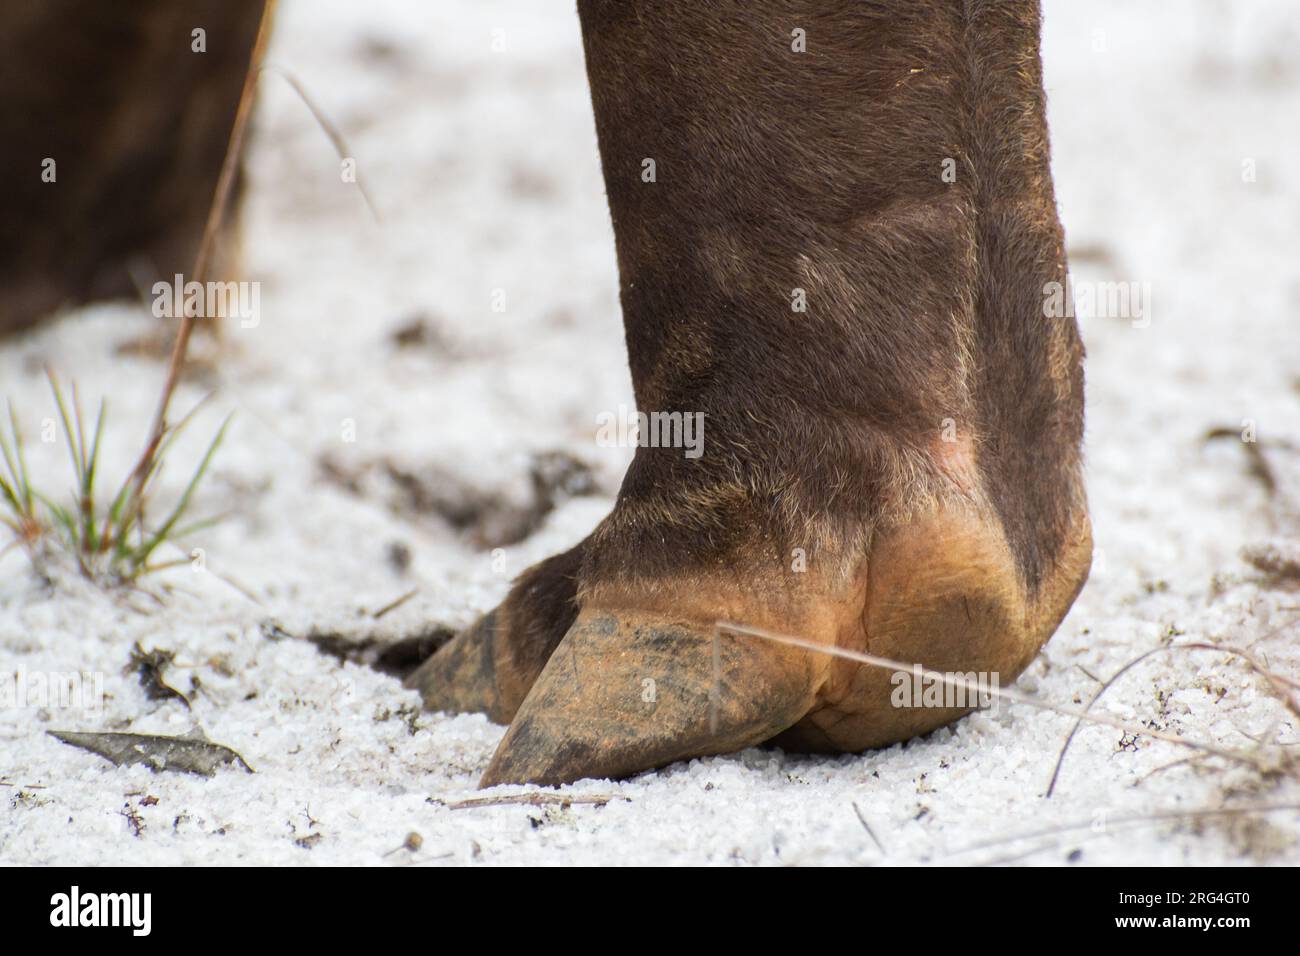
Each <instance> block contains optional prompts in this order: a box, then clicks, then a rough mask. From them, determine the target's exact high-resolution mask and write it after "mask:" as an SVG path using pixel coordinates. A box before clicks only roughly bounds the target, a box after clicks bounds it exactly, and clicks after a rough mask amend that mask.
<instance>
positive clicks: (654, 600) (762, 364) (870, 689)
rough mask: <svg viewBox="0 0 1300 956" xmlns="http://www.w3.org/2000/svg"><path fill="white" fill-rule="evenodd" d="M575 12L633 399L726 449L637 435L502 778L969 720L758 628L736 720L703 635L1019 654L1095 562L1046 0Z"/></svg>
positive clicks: (737, 689) (727, 2)
mask: <svg viewBox="0 0 1300 956" xmlns="http://www.w3.org/2000/svg"><path fill="white" fill-rule="evenodd" d="M579 12H580V14H581V17H582V25H583V37H584V45H585V49H586V54H587V65H588V73H589V76H590V79H591V88H592V101H593V104H594V108H595V116H596V128H597V133H598V136H599V140H600V149H601V159H602V165H603V168H604V173H605V182H606V191H607V193H608V195H609V200H610V208H611V213H612V217H613V222H614V230H615V236H616V239H617V244H618V259H619V274H620V282H621V300H622V305H623V316H624V323H625V326H626V332H627V343H628V357H629V364H630V368H631V372H632V382H633V386H634V389H635V392H636V398H637V405H638V408H639V409H640V410H641V411H643V412H647V413H654V412H660V413H664V412H667V413H676V414H679V415H696V416H702V419H701V420H702V421H703V422H704V423H705V426H706V429H705V431H704V434H703V439H704V441H703V448H702V454H699V453H697V454H694V455H687V454H684V453H683V451H682V449H681V448H677V447H667V446H665V445H663V444H659V445H657V446H655V447H641V448H638V450H637V453H636V456H635V458H634V460H633V463H632V466H631V468H630V469H629V471H628V473H627V476H626V478H625V479H624V483H623V487H622V488H621V490H620V493H619V499H618V502H617V504H616V506H615V508H614V510H613V512H612V513H611V514H610V515H609V517H608V518H607V519H606V520H605V521H603V522H602V523H601V525H600V526H599V527H598V528H597V529H596V530H595V532H594V533H593V534H592V536H591V537H590V539H588V542H587V544H586V547H585V553H584V555H583V558H582V561H581V565H580V567H579V569H578V573H577V580H578V590H577V599H576V601H577V605H578V607H579V610H580V613H579V616H578V618H577V623H576V624H575V625H574V627H573V628H572V629H571V630H570V631H569V633H568V635H567V636H566V637H565V638H564V640H563V641H562V642H561V643H560V644H559V645H558V647H557V649H556V653H555V655H554V656H553V657H552V659H551V660H550V662H549V663H548V664H547V665H546V667H545V669H544V670H542V672H541V676H540V677H539V678H538V680H537V683H536V684H535V685H534V687H533V689H532V691H531V692H530V693H529V694H528V696H527V698H526V699H525V700H524V702H523V704H522V705H521V706H520V708H519V712H518V714H517V715H516V717H515V723H514V725H513V726H512V727H511V730H510V731H509V732H508V733H507V735H506V737H505V739H504V740H503V741H502V744H501V747H500V749H499V750H498V752H497V755H496V756H495V757H494V759H493V763H492V766H491V767H490V768H489V771H488V773H487V774H486V776H485V777H484V781H483V782H484V784H485V785H490V784H493V783H499V782H507V781H510V782H523V781H534V782H545V783H558V782H564V781H567V780H572V779H575V778H577V777H580V776H585V775H599V776H607V775H621V774H628V773H634V772H636V771H638V770H642V769H648V768H650V767H654V766H658V765H660V764H662V763H664V762H667V761H669V760H674V759H682V758H688V757H691V756H697V755H700V754H708V753H717V752H721V751H723V750H727V749H732V748H735V747H740V746H744V745H745V744H747V743H752V742H756V741H757V740H759V739H761V738H762V736H763V735H765V734H781V740H782V741H783V742H795V743H800V744H801V745H804V746H812V747H818V748H822V749H829V750H856V749H861V748H863V747H868V746H875V745H880V744H886V743H890V742H892V741H895V740H901V739H905V738H907V737H909V736H912V735H914V734H918V733H924V732H925V731H927V730H929V729H932V728H933V727H936V726H939V725H941V724H943V723H946V722H947V721H950V720H952V719H954V718H955V717H957V716H960V714H961V713H963V712H964V711H965V710H966V707H964V706H958V705H956V704H952V705H949V704H947V702H946V701H944V700H940V701H939V703H938V705H934V706H931V705H930V703H929V702H928V701H923V702H922V706H911V705H896V702H895V701H893V700H892V699H891V697H890V695H889V694H888V693H887V692H888V690H889V689H890V676H891V675H888V674H884V673H882V672H879V671H874V670H870V669H866V668H863V667H859V666H857V665H854V664H851V663H846V662H840V661H836V662H835V663H831V661H832V659H831V658H829V657H827V656H825V655H816V654H811V653H809V652H807V651H803V650H795V651H792V650H791V649H789V648H783V649H782V650H780V651H778V650H777V649H776V648H777V647H781V645H771V644H762V643H759V642H758V641H757V639H748V643H743V644H731V645H728V646H729V647H731V648H733V650H732V651H731V652H730V653H732V654H733V655H735V656H732V657H729V658H728V660H727V664H726V668H727V673H728V676H727V678H726V681H725V686H724V688H723V689H724V695H725V696H726V697H727V698H728V699H730V700H731V701H732V703H731V704H730V707H731V709H730V710H729V711H727V714H726V718H725V721H724V726H723V727H720V728H719V729H718V730H717V731H714V730H711V729H709V728H708V725H707V721H705V720H704V716H705V714H706V713H707V707H706V704H705V701H706V700H707V698H708V693H709V690H710V689H711V687H712V686H713V679H712V673H711V668H710V666H709V663H710V661H709V658H708V655H707V654H706V647H707V646H708V645H709V635H710V633H711V627H712V623H713V622H714V621H716V620H719V619H726V620H732V621H737V622H740V623H743V624H750V625H754V626H757V627H760V628H765V629H768V630H773V631H780V632H785V633H789V634H795V635H799V636H801V637H804V638H806V639H810V640H813V641H815V642H817V643H821V644H825V645H836V646H839V647H846V648H857V649H864V650H868V651H871V652H873V653H876V654H880V655H883V656H888V657H891V658H895V659H898V660H901V661H904V662H908V663H912V662H917V663H921V664H924V665H928V666H929V667H931V668H935V669H939V670H942V671H946V672H961V673H963V674H965V673H969V672H976V673H983V674H986V675H988V676H992V675H994V674H996V675H997V678H998V680H999V683H1003V684H1005V683H1009V682H1010V681H1011V680H1013V679H1014V678H1015V677H1016V675H1017V674H1019V673H1020V671H1021V670H1022V669H1023V668H1024V667H1025V666H1026V665H1027V664H1028V662H1029V661H1030V660H1031V659H1032V657H1033V655H1034V654H1035V653H1036V652H1037V651H1038V649H1039V648H1040V647H1041V646H1042V644H1043V642H1044V641H1046V640H1047V638H1048V637H1049V636H1050V635H1051V632H1052V630H1053V629H1054V628H1055V627H1056V625H1057V623H1058V622H1059V620H1060V618H1061V616H1062V615H1063V614H1064V613H1065V610H1066V608H1068V606H1069V604H1070V602H1071V601H1072V600H1073V597H1074V595H1075V594H1076V593H1077V591H1078V589H1079V587H1080V586H1081V585H1082V582H1083V580H1084V579H1085V578H1086V575H1087V568H1088V560H1089V553H1090V540H1089V536H1088V519H1087V510H1086V503H1085V499H1084V495H1083V485H1082V477H1081V466H1080V461H1079V442H1080V437H1081V429H1082V417H1083V397H1082V396H1083V393H1082V348H1081V346H1080V345H1079V338H1078V332H1077V329H1076V328H1075V327H1074V325H1073V321H1072V320H1071V319H1067V318H1048V317H1046V316H1044V314H1043V309H1042V304H1043V297H1044V294H1045V289H1044V285H1045V283H1047V282H1050V281H1056V280H1060V279H1062V278H1063V277H1064V258H1063V255H1062V253H1061V249H1062V242H1061V231H1060V225H1059V222H1057V219H1056V212H1055V207H1054V201H1053V198H1052V193H1051V179H1050V169H1049V167H1048V162H1047V158H1048V157H1047V136H1046V125H1045V120H1044V114H1043V108H1042V107H1043V93H1042V83H1041V72H1040V70H1039V65H1038V49H1037V42H1038V40H1037V38H1038V9H1037V4H1036V3H1035V2H1033V0H996V2H994V0H989V2H984V0H967V2H964V3H956V2H950V0H879V2H866V0H827V2H825V3H819V4H813V5H807V4H797V3H794V2H793V0H791V2H789V3H786V2H779V0H773V2H772V3H764V4H753V3H747V2H743V0H714V2H711V3H709V4H700V3H697V2H694V0H579ZM797 33H802V34H803V35H804V37H805V38H806V41H807V45H806V49H803V50H800V49H799V48H798V45H797V44H795V45H792V44H791V43H790V38H791V36H792V35H795V34H797ZM647 160H652V161H653V173H654V175H653V176H649V177H648V176H645V175H643V174H644V173H647V172H649V171H650V169H651V167H650V166H648V165H647V162H646V161H647ZM792 303H802V304H803V306H804V307H803V308H798V307H792ZM697 451H698V450H697ZM737 640H745V639H737ZM819 661H820V662H819ZM575 663H576V667H575V666H574V665H575ZM659 673H664V674H666V675H668V676H667V677H666V678H665V680H666V682H667V687H668V689H669V691H670V693H668V694H667V695H666V696H664V695H663V694H662V693H660V694H659V695H658V696H657V698H656V701H657V702H658V703H659V706H658V707H656V708H653V709H651V708H649V707H647V706H646V705H645V702H644V701H643V700H642V698H641V697H640V696H639V695H638V691H639V690H641V689H643V688H644V687H645V684H644V681H645V680H646V679H647V678H649V679H654V680H656V682H657V678H656V676H655V675H656V674H659ZM789 727H794V728H795V729H793V730H790V731H788V732H784V733H783V728H789Z"/></svg>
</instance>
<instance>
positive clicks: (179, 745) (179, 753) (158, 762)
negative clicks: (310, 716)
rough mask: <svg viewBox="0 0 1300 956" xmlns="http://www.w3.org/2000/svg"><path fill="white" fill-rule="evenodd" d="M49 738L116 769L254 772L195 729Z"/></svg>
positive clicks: (58, 732)
mask: <svg viewBox="0 0 1300 956" xmlns="http://www.w3.org/2000/svg"><path fill="white" fill-rule="evenodd" d="M48 733H49V735H50V736H51V737H53V738H54V739H55V740H61V741H63V742H64V743H65V744H71V745H72V746H73V747H80V748H81V749H82V750H89V751H90V752H91V753H93V754H98V755H99V756H101V757H103V758H104V759H105V760H108V761H110V762H111V763H113V764H114V765H115V766H118V767H128V766H131V765H132V764H138V763H139V764H144V765H145V766H147V767H149V768H150V769H151V770H154V771H159V770H177V771H181V772H183V773H196V774H199V775H200V776H204V777H210V776H212V775H213V774H214V773H216V772H217V768H218V767H222V766H226V765H232V766H239V767H243V768H244V769H245V770H246V771H248V772H249V773H252V772H253V768H252V767H250V766H249V765H248V764H247V762H245V760H244V758H243V757H241V756H240V755H239V754H237V753H235V751H233V750H231V749H230V748H229V747H223V746H222V745H221V744H214V743H213V742H212V741H210V740H208V739H207V738H206V737H204V736H203V734H202V732H201V731H199V730H198V729H197V728H195V730H193V731H191V732H190V733H188V734H186V735H185V736H183V737H159V736H155V735H153V734H99V733H82V732H79V731H71V730H51V731H48Z"/></svg>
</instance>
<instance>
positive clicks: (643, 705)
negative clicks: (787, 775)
mask: <svg viewBox="0 0 1300 956" xmlns="http://www.w3.org/2000/svg"><path fill="white" fill-rule="evenodd" d="M1090 555H1091V539H1090V536H1089V528H1088V523H1087V519H1086V517H1084V518H1082V519H1081V521H1080V523H1079V525H1078V526H1077V528H1076V532H1075V536H1074V538H1073V539H1072V542H1071V545H1070V547H1069V548H1068V549H1067V551H1066V552H1065V553H1063V555H1062V561H1061V562H1060V564H1059V566H1058V568H1057V569H1056V570H1055V572H1054V573H1053V574H1052V576H1051V577H1050V578H1049V580H1047V581H1046V582H1045V584H1044V586H1043V587H1042V588H1040V589H1039V592H1038V595H1037V597H1036V599H1035V600H1033V601H1027V600H1026V599H1025V594H1024V590H1023V588H1022V587H1021V586H1020V585H1019V583H1018V579H1017V574H1016V569H1015V567H1014V564H1013V563H1012V561H1011V560H1010V554H1009V552H1008V550H1007V546H1006V544H1005V541H1003V540H1002V536H1001V534H1000V533H999V532H997V531H996V530H993V528H992V527H991V526H989V525H987V524H982V523H980V522H979V521H976V520H973V519H971V518H969V517H966V516H964V515H962V514H960V513H951V512H949V513H944V514H939V515H935V516H932V517H931V518H929V519H925V520H919V521H916V522H914V523H912V524H909V525H908V526H907V527H904V528H900V529H898V530H895V531H892V532H890V533H887V534H885V535H882V537H881V539H880V540H879V541H878V542H877V543H876V545H875V546H874V547H873V549H872V555H871V557H870V559H869V560H868V561H867V562H865V564H864V566H863V568H862V570H861V572H860V573H858V574H856V575H852V576H850V578H849V579H848V586H846V587H843V588H841V589H840V593H834V592H830V591H819V590H818V589H816V588H815V587H812V586H810V585H809V584H806V583H803V582H799V583H798V584H795V583H793V582H791V581H786V582H782V581H780V580H774V581H772V582H770V587H767V588H758V587H754V586H753V585H749V586H745V587H738V586H737V585H736V583H734V582H725V581H721V580H713V581H710V580H709V579H707V578H701V579H691V580H681V581H676V582H672V583H671V584H668V583H664V582H660V583H659V584H658V585H657V586H655V587H652V588H647V589H646V592H645V593H644V594H642V595H641V596H640V597H641V600H640V601H639V602H637V601H634V600H633V598H632V596H631V595H629V601H630V602H632V603H625V604H623V605H622V606H620V607H617V608H615V607H611V606H600V607H596V606H591V607H588V608H585V609H584V610H582V611H581V612H580V613H579V614H578V615H577V618H576V620H575V621H574V623H573V625H572V626H571V627H570V628H569V629H568V630H567V633H565V634H564V636H563V638H562V639H561V640H560V641H559V642H558V645H557V646H556V647H555V649H554V651H553V652H552V653H551V654H550V657H549V660H548V661H547V662H546V663H545V666H544V667H543V668H542V669H541V672H540V674H538V675H537V676H536V678H535V680H534V681H533V682H532V684H531V687H530V689H529V691H528V693H527V694H526V695H525V696H524V698H523V699H522V701H519V702H518V703H517V704H514V706H510V707H505V708H504V709H503V707H504V705H503V702H502V699H501V695H500V692H499V690H498V682H497V680H496V679H495V678H494V677H493V675H495V674H497V673H498V672H502V671H507V670H517V669H518V668H517V662H512V661H511V660H510V655H509V651H508V647H509V646H510V645H509V644H508V643H498V641H499V640H500V638H499V633H498V631H497V629H496V627H495V623H496V621H497V616H496V615H497V613H499V612H494V614H493V615H490V616H488V617H487V618H485V619H484V621H482V622H480V623H479V624H477V625H475V626H474V627H473V628H471V629H470V630H468V631H466V632H465V633H464V634H462V635H460V636H459V637H458V638H457V639H456V641H455V642H453V644H452V645H449V646H448V647H447V648H444V649H443V650H442V651H440V652H439V654H438V655H436V656H435V657H434V658H433V659H431V660H430V661H429V662H428V663H427V664H426V665H425V666H424V668H422V669H421V671H420V672H419V673H418V674H417V676H416V677H415V678H414V679H413V681H412V683H413V685H414V686H417V687H421V688H422V689H423V690H424V692H425V697H426V702H428V703H429V704H430V705H431V706H433V707H435V708H436V709H443V710H452V711H457V710H487V711H488V712H489V714H490V715H492V716H493V717H494V718H495V719H498V720H504V721H508V722H509V723H510V729H509V731H508V732H507V734H506V736H505V738H504V739H503V740H502V742H501V744H500V745H499V747H498V749H497V752H496V755H495V756H494V757H493V759H492V762H491V764H490V766H489V767H488V769H487V771H486V773H485V774H484V775H483V778H482V781H481V786H484V787H489V786H495V785H497V784H506V783H538V784H561V783H568V782H572V781H574V780H578V779H581V778H584V777H612V778H617V777H622V776H627V775H629V774H633V773H636V772H639V771H643V770H647V769H652V768H655V767H661V766H664V765H666V764H669V763H672V762H674V761H676V760H681V759H685V758H690V757H697V756H704V755H707V754H717V753H728V752H732V751H735V750H739V749H743V748H745V747H750V746H754V745H756V744H760V743H764V742H767V741H773V742H775V743H776V744H778V745H780V746H782V747H785V748H787V749H792V750H809V751H826V752H854V751H860V750H864V749H867V748H870V747H879V746H885V745H888V744H891V743H895V742H897V741H902V740H907V739H909V738H911V737H914V736H917V735H919V734H924V733H926V732H928V731H930V730H933V729H935V728H936V727H940V726H942V725H944V724H947V723H949V722H950V721H952V720H954V719H956V718H958V717H960V716H962V715H963V714H965V713H967V712H968V711H969V709H970V708H969V707H957V708H950V707H932V706H925V705H924V702H923V701H919V700H918V701H914V702H909V703H908V704H907V705H906V706H899V705H898V703H897V701H896V700H895V697H894V695H893V690H894V687H895V682H894V677H895V673H894V672H890V671H886V670H882V669H879V668H875V667H871V666H868V665H863V664H859V663H856V662H854V661H849V660H844V659H842V658H836V657H833V656H831V655H825V654H818V653H816V652H812V651H808V650H805V649H802V648H794V647H789V646H787V645H783V644H780V643H775V642H769V641H766V640H763V639H762V638H760V637H756V636H753V635H749V634H736V633H725V632H724V633H721V634H718V628H717V626H716V625H717V623H718V621H720V620H732V621H737V622H744V623H747V624H750V625H754V626H756V627H760V628H763V629H768V630H777V631H781V632H784V633H790V634H793V635H794V636H797V637H801V638H803V639H806V640H811V641H813V642H815V643H818V644H822V645H826V646H833V647H841V648H846V649H849V650H856V651H865V652H867V653H870V654H873V655H876V656H879V657H885V658H889V659H891V660H898V661H903V662H906V663H915V664H920V665H921V666H923V667H925V668H927V669H929V670H934V671H939V672H943V673H956V674H963V675H976V676H977V679H980V680H984V681H986V682H987V681H993V682H996V684H998V685H1003V686H1005V685H1007V684H1010V683H1011V682H1012V681H1014V680H1015V678H1016V677H1017V676H1018V675H1019V674H1020V673H1021V671H1022V670H1023V669H1024V668H1025V667H1026V666H1027V665H1028V663H1029V662H1030V661H1031V660H1032V659H1033V657H1034V655H1035V654H1036V653H1037V652H1038V650H1039V648H1040V647H1041V646H1042V644H1043V643H1044V642H1045V641H1046V640H1047V639H1048V637H1050V635H1051V633H1052V632H1053V630H1055V628H1056V626H1057V624H1058V623H1059V620H1060V618H1061V617H1062V616H1063V615H1064V613H1065V611H1066V610H1067V609H1068V608H1069V605H1070V603H1071V602H1072V601H1073V599H1074V596H1075V595H1076V594H1077V592H1078V590H1079V588H1080V587H1081V586H1082V584H1083V582H1084V580H1085V579H1086V576H1087V571H1088V565H1089V560H1090ZM787 574H789V575H790V576H791V578H793V577H794V572H787ZM612 603H616V602H611V601H609V599H608V597H607V598H606V600H605V601H604V602H602V604H603V605H609V604H612ZM636 603H640V604H642V605H643V606H642V607H637V606H636ZM792 624H793V625H797V626H795V627H791V625H792ZM715 635H718V636H717V637H716V639H715ZM715 648H716V660H715ZM467 662H468V663H467ZM507 683H509V681H507ZM473 694H479V695H481V696H480V697H479V698H478V699H471V697H472V695H473ZM507 703H509V702H507Z"/></svg>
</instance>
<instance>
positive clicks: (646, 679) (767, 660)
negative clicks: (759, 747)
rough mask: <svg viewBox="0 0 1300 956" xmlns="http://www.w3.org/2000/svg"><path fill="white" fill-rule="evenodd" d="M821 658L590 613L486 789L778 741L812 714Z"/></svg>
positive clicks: (522, 712)
mask: <svg viewBox="0 0 1300 956" xmlns="http://www.w3.org/2000/svg"><path fill="white" fill-rule="evenodd" d="M824 671H825V667H824V666H822V662H821V661H817V660H814V659H812V656H811V655H809V654H807V653H806V652H803V651H800V650H798V649H793V648H788V647H784V646H781V645H776V644H767V643H763V642H756V641H753V640H750V639H747V638H744V637H738V636H734V635H721V636H720V637H718V638H717V639H716V643H715V638H714V633H713V625H712V622H710V623H709V624H708V625H699V624H695V623H692V622H686V621H682V620H674V619H672V618H670V617H660V616H657V615H656V616H650V615H647V616H633V615H631V614H623V613H620V614H613V613H610V612H606V611H601V610H589V611H584V612H583V613H582V614H580V615H579V617H578V619H577V621H576V622H575V623H574V626H573V627H572V628H571V629H570V630H569V633H568V634H566V635H565V637H564V639H563V640H562V641H561V642H560V644H559V647H557V648H556V650H555V653H554V654H553V655H552V656H551V659H550V661H549V662H548V663H547V665H546V667H545V669H544V670H543V671H542V673H541V676H540V677H538V679H537V682H536V683H535V684H534V685H533V689H532V690H531V691H530V692H529V694H528V696H527V698H525V700H524V702H523V705H522V706H521V707H520V708H519V712H518V713H517V714H516V715H515V718H514V722H513V723H512V724H511V725H510V730H509V731H508V732H507V733H506V736H505V738H504V739H503V740H502V741H501V744H500V746H499V747H498V748H497V751H496V755H495V756H494V757H493V758H492V763H491V764H490V765H489V767H488V769H487V772H486V773H484V775H483V779H482V781H481V782H480V783H479V786H480V787H493V786H496V785H497V784H506V783H516V784H518V783H535V784H544V785H558V784H563V783H570V782H572V781H574V780H579V779H582V778H584V777H597V778H601V777H608V778H617V777H624V776H628V775H629V774H633V773H637V772H639V771H642V770H649V769H652V768H656V767H662V766H664V765H665V764H669V763H672V762H673V761H675V760H680V759H682V758H686V757H698V756H704V755H707V754H717V753H727V752H730V751H734V750H740V749H743V748H745V747H750V746H753V745H755V744H759V743H762V742H763V741H765V740H768V739H770V738H771V737H773V736H775V735H776V734H778V733H780V732H781V731H783V730H785V729H786V728H787V727H790V726H791V725H792V724H794V723H795V722H796V721H798V720H799V719H800V718H801V717H803V715H804V714H806V713H807V712H808V710H809V708H810V707H811V706H812V703H813V701H814V699H815V697H816V693H817V682H818V679H819V673H821V672H824Z"/></svg>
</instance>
